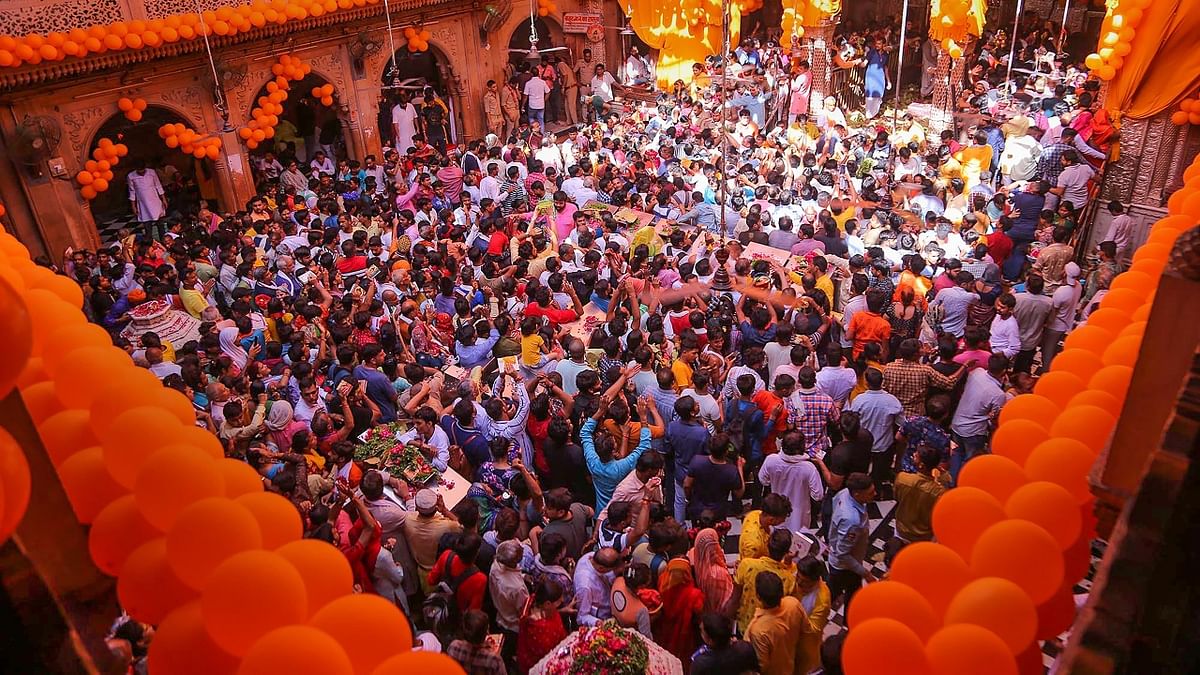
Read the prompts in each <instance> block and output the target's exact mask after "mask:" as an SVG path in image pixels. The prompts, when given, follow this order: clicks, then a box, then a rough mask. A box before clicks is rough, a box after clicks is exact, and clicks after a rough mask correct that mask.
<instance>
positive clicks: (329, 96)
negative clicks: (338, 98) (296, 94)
mask: <svg viewBox="0 0 1200 675" xmlns="http://www.w3.org/2000/svg"><path fill="white" fill-rule="evenodd" d="M311 93H312V97H313V98H315V99H318V100H320V101H321V105H323V106H331V105H333V85H332V84H323V85H321V86H319V87H313V88H312V92H311Z"/></svg>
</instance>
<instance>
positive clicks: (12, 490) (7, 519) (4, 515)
mask: <svg viewBox="0 0 1200 675" xmlns="http://www.w3.org/2000/svg"><path fill="white" fill-rule="evenodd" d="M30 486H31V483H30V475H29V462H28V460H26V459H25V453H24V451H23V450H22V449H21V446H20V445H19V444H18V443H17V441H16V439H15V438H13V437H12V435H11V434H9V433H8V432H7V431H5V430H4V429H3V428H0V543H2V542H4V541H6V540H7V539H8V538H9V537H10V536H12V533H13V532H15V531H16V529H17V525H18V524H19V523H20V522H21V519H22V518H24V517H25V510H26V509H27V508H28V507H29V494H30Z"/></svg>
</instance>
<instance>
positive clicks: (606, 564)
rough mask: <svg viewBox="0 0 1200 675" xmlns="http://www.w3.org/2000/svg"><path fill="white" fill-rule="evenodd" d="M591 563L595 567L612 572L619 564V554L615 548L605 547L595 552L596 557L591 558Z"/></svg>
mask: <svg viewBox="0 0 1200 675" xmlns="http://www.w3.org/2000/svg"><path fill="white" fill-rule="evenodd" d="M592 561H593V563H594V564H595V565H596V567H603V568H604V569H605V570H612V569H616V567H617V565H618V564H620V562H621V554H620V553H618V552H617V549H615V548H611V547H605V548H602V549H600V550H599V551H596V555H595V557H593V558H592Z"/></svg>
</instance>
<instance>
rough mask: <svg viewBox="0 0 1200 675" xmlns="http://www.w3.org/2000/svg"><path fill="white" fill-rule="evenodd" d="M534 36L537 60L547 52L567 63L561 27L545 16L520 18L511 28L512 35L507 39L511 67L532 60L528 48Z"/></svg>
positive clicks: (569, 55)
mask: <svg viewBox="0 0 1200 675" xmlns="http://www.w3.org/2000/svg"><path fill="white" fill-rule="evenodd" d="M534 38H537V52H538V59H539V61H540V60H541V59H544V58H546V55H548V54H556V55H557V56H558V57H559V58H561V59H564V60H566V61H567V62H568V63H570V62H571V54H570V50H569V49H568V48H567V43H566V40H565V37H564V35H563V32H562V27H560V26H559V25H558V24H557V23H555V22H553V21H547V20H546V17H535V18H534V19H533V21H532V22H531V21H530V20H529V19H521V22H520V23H518V24H517V25H516V27H515V28H513V32H512V37H510V38H509V39H508V63H509V65H510V66H511V67H512V68H516V67H517V66H519V65H520V64H522V63H524V62H526V61H530V60H532V59H531V58H530V57H531V56H532V53H531V51H530V48H531V47H532V46H533V40H534Z"/></svg>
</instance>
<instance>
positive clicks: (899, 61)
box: [892, 0, 908, 131]
mask: <svg viewBox="0 0 1200 675" xmlns="http://www.w3.org/2000/svg"><path fill="white" fill-rule="evenodd" d="M907 36H908V0H904V9H903V10H901V12H900V49H899V52H898V53H897V54H896V103H895V105H893V106H892V131H895V130H896V116H897V115H898V114H899V111H900V84H901V83H902V81H903V80H901V78H902V77H904V41H905V40H906V39H907Z"/></svg>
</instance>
